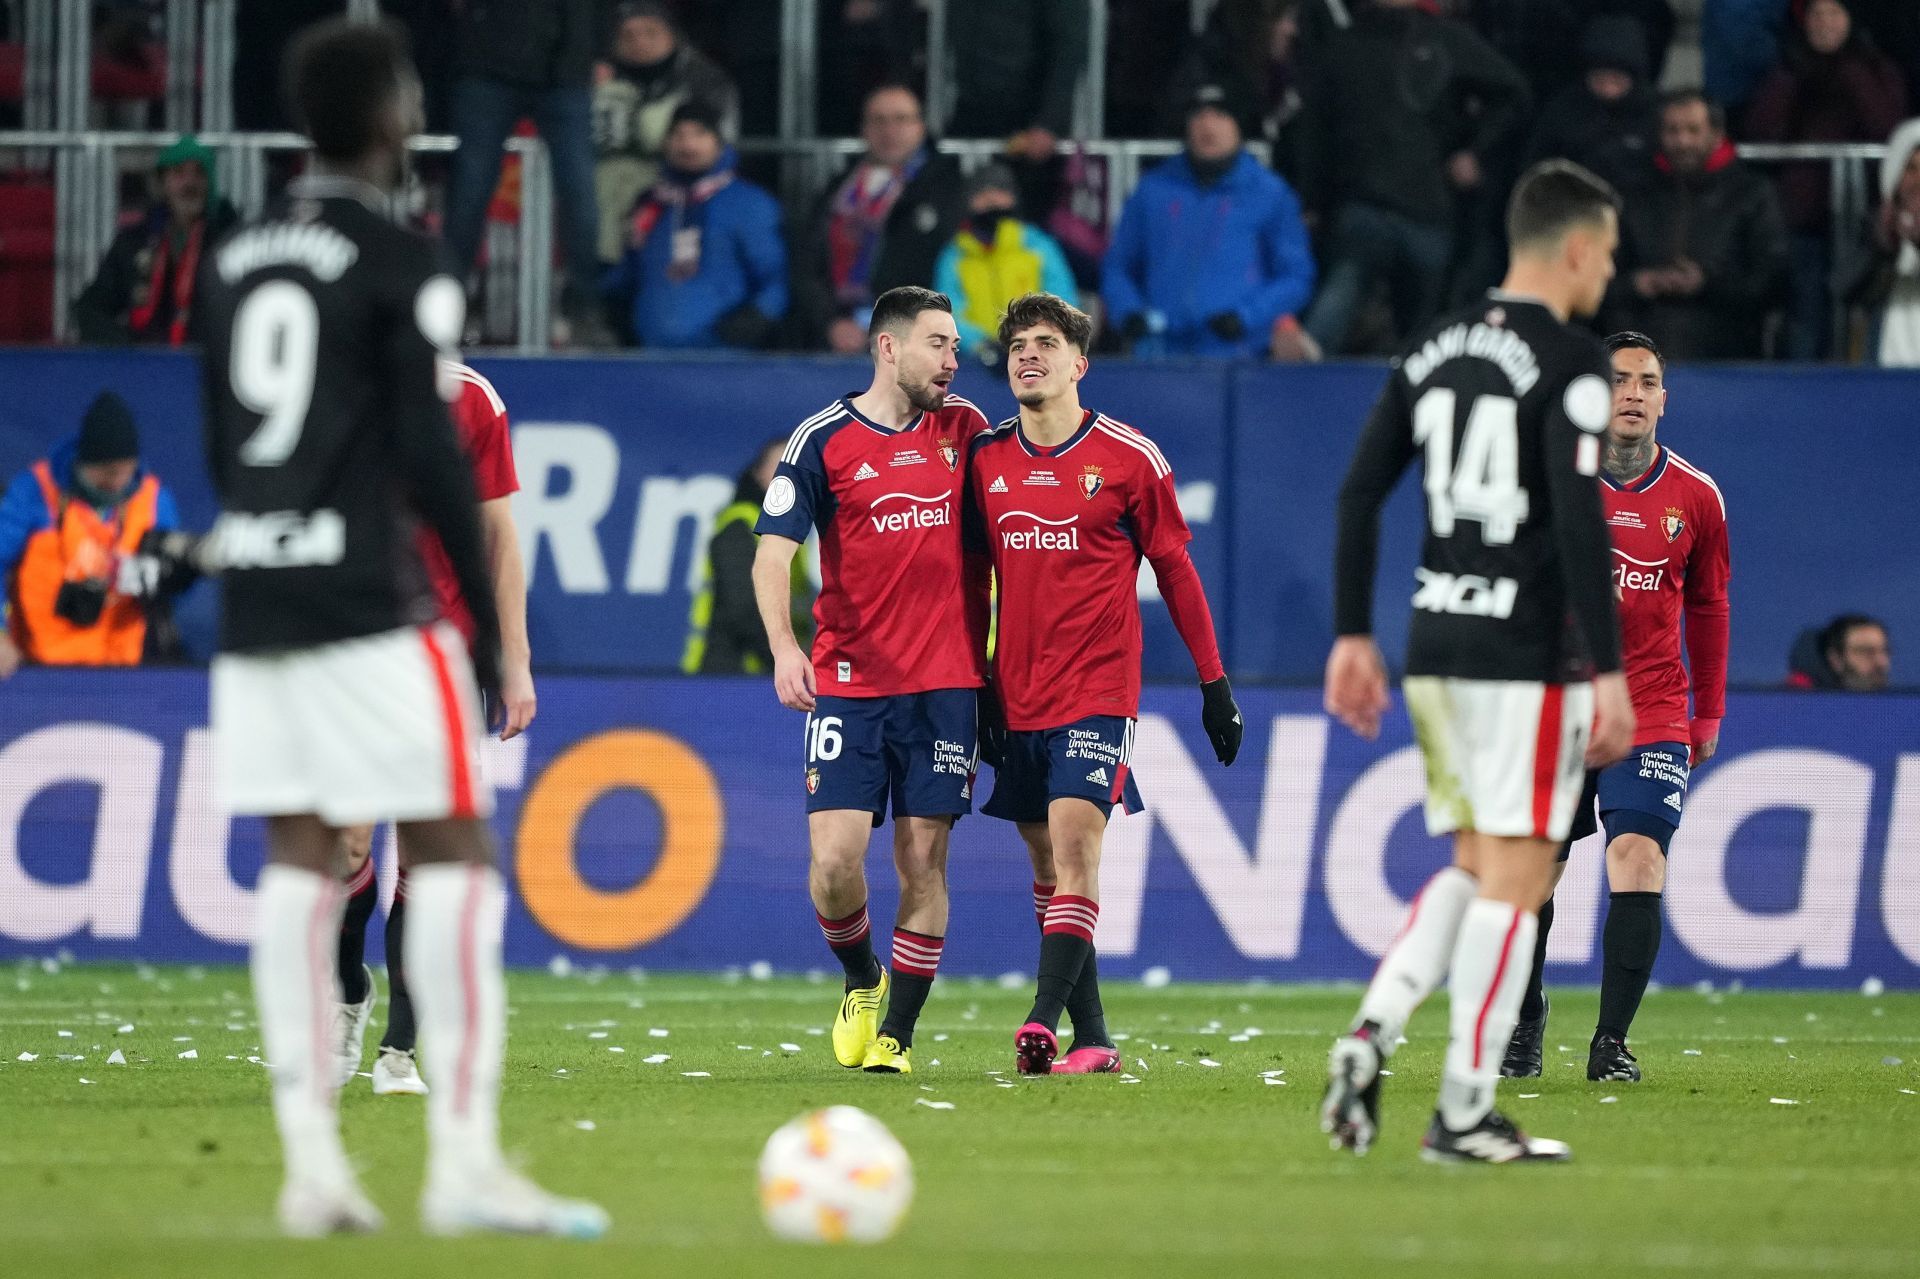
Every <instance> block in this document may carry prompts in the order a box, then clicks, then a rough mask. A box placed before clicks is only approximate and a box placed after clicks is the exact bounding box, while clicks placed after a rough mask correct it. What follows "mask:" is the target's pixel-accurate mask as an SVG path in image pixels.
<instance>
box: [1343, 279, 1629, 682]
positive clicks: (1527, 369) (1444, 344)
mask: <svg viewBox="0 0 1920 1279" xmlns="http://www.w3.org/2000/svg"><path fill="white" fill-rule="evenodd" d="M1610 373H1611V365H1610V363H1609V361H1608V358H1607V353H1606V348H1605V347H1604V346H1602V345H1601V343H1600V341H1599V340H1598V339H1597V338H1595V337H1594V336H1593V335H1592V334H1590V333H1588V332H1586V331H1584V330H1581V329H1576V328H1571V327H1569V326H1567V325H1565V324H1562V323H1561V322H1560V321H1559V320H1558V319H1556V318H1555V316H1554V315H1553V313H1552V312H1551V311H1550V310H1548V309H1547V307H1546V306H1545V305H1544V304H1542V303H1540V302H1539V301H1536V300H1533V299H1530V298H1524V297H1517V296H1512V295H1509V294H1503V293H1500V292H1494V293H1490V294H1488V295H1487V297H1486V298H1485V299H1484V300H1482V301H1481V302H1479V303H1476V304H1475V305H1473V306H1471V307H1468V308H1465V309H1463V310H1460V311H1457V312H1455V313H1453V314H1451V315H1448V316H1446V317H1444V318H1442V319H1440V320H1437V321H1435V322H1434V323H1433V324H1431V325H1430V326H1429V327H1428V328H1427V329H1426V330H1425V331H1423V332H1422V333H1420V334H1419V335H1418V336H1417V337H1416V338H1415V339H1414V341H1413V342H1412V343H1411V344H1410V345H1409V346H1408V347H1407V349H1406V351H1405V352H1404V353H1403V354H1402V355H1401V356H1400V358H1399V359H1398V360H1397V361H1395V363H1394V367H1393V372H1392V373H1391V374H1389V375H1388V378H1387V385H1386V388H1385V389H1384V390H1383V391H1382V392H1381V394H1380V399H1379V401H1378V402H1377V403H1376V404H1375V406H1374V410H1373V414H1372V416H1371V417H1370V418H1368V420H1367V424H1366V426H1365V428H1364V429H1363V430H1362V432H1361V436H1360V441H1359V445H1358V447H1357V448H1356V450H1355V452H1354V457H1353V464H1352V467H1351V468H1350V469H1349V471H1348V473H1347V479H1346V483H1345V485H1344V486H1343V487H1342V488H1341V491H1340V531H1339V549H1338V551H1337V553H1336V565H1335V580H1336V592H1337V598H1336V600H1335V618H1336V626H1337V628H1338V630H1339V633H1340V634H1342V635H1364V634H1370V633H1371V632H1372V629H1373V626H1372V603H1373V584H1374V570H1375V564H1376V550H1377V542H1378V538H1379V511H1380V507H1381V505H1382V504H1383V503H1384V502H1385V501H1386V498H1387V495H1388V493H1390V492H1391V491H1392V489H1393V486H1394V484H1395V483H1396V482H1397V481H1398V480H1399V478H1400V475H1401V473H1402V472H1404V471H1405V470H1406V468H1407V465H1408V464H1409V463H1410V462H1412V461H1413V459H1414V457H1415V456H1416V455H1418V456H1420V457H1421V459H1422V475H1423V487H1424V488H1425V490H1426V508H1427V528H1426V537H1425V542H1424V546H1423V548H1422V551H1421V556H1420V566H1419V568H1418V569H1417V570H1416V576H1417V578H1418V581H1417V582H1416V583H1415V587H1414V593H1413V608H1414V611H1413V626H1412V634H1411V636H1410V638H1409V641H1408V645H1407V674H1409V675H1446V676H1455V677H1458V678H1462V679H1514V680H1539V681H1543V682H1546V683H1560V682H1564V681H1567V680H1570V679H1580V678H1585V677H1587V676H1588V675H1589V674H1591V673H1593V672H1595V671H1599V672H1607V671H1615V670H1618V669H1620V636H1619V623H1618V621H1617V620H1616V618H1615V615H1614V604H1613V584H1612V578H1611V576H1610V572H1609V570H1610V559H1609V552H1608V542H1607V532H1606V526H1605V523H1604V515H1603V513H1602V511H1601V504H1600V491H1599V486H1598V483H1597V481H1596V476H1597V475H1598V474H1599V469H1600V453H1601V444H1602V436H1603V434H1604V432H1605V431H1606V428H1607V422H1608V420H1609V419H1610V418H1611V416H1612V412H1613V392H1612V381H1611V376H1610Z"/></svg>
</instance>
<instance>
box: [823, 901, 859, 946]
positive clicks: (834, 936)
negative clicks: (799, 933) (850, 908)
mask: <svg viewBox="0 0 1920 1279" xmlns="http://www.w3.org/2000/svg"><path fill="white" fill-rule="evenodd" d="M813 917H814V918H815V919H816V920H818V921H819V923H820V935H821V936H822V937H825V938H826V939H827V945H829V946H831V947H833V948H834V949H835V950H844V949H846V948H847V947H849V946H858V945H859V944H860V943H861V942H863V941H865V940H867V938H868V937H870V936H872V934H873V925H872V923H871V922H869V921H868V919H867V907H866V903H865V902H862V903H861V904H860V909H859V910H856V911H854V912H853V914H851V915H848V916H846V917H845V918H843V919H828V918H827V917H826V916H825V915H822V914H821V913H820V912H819V911H817V910H816V911H814V912H813Z"/></svg>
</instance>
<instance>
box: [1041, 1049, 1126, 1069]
mask: <svg viewBox="0 0 1920 1279" xmlns="http://www.w3.org/2000/svg"><path fill="white" fill-rule="evenodd" d="M1119 1072H1120V1050H1119V1049H1118V1048H1107V1047H1104V1046H1102V1045H1099V1044H1088V1045H1087V1046H1086V1047H1084V1048H1081V1047H1078V1046H1076V1047H1075V1048H1074V1049H1073V1050H1072V1051H1071V1052H1069V1053H1068V1054H1067V1055H1066V1056H1064V1057H1062V1058H1061V1059H1060V1060H1059V1061H1056V1062H1054V1063H1053V1073H1054V1074H1056V1075H1114V1074H1118V1073H1119Z"/></svg>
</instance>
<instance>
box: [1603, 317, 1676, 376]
mask: <svg viewBox="0 0 1920 1279" xmlns="http://www.w3.org/2000/svg"><path fill="white" fill-rule="evenodd" d="M1616 351H1645V352H1647V353H1648V354H1649V355H1651V356H1653V358H1654V361H1655V362H1656V363H1658V364H1659V365H1660V376H1662V377H1665V376H1666V373H1667V357H1666V356H1664V355H1662V354H1661V353H1660V348H1659V346H1657V345H1656V344H1655V343H1654V340H1653V339H1652V338H1650V337H1648V336H1647V335H1646V334H1644V333H1636V332H1635V331H1634V330H1632V329H1622V330H1620V331H1619V332H1618V333H1615V334H1613V335H1612V336H1610V337H1609V338H1607V354H1608V355H1612V354H1614V353H1615V352H1616Z"/></svg>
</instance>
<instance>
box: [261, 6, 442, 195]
mask: <svg viewBox="0 0 1920 1279" xmlns="http://www.w3.org/2000/svg"><path fill="white" fill-rule="evenodd" d="M411 69H412V62H411V61H410V59H409V56H408V54H407V43H406V40H405V38H404V37H403V36H401V34H400V32H399V29H398V28H396V27H394V26H391V25H390V24H388V23H385V22H351V21H349V20H347V19H345V18H329V19H327V20H326V21H324V22H316V23H315V24H313V25H312V26H310V27H308V28H307V29H306V30H305V31H302V32H301V33H300V35H299V36H298V37H297V38H296V39H295V40H294V42H293V45H292V47H291V48H290V49H288V50H287V62H286V71H285V77H284V79H285V94H286V100H287V109H288V110H289V111H291V112H292V114H293V118H294V121H295V123H296V124H297V125H298V126H299V128H300V130H301V132H303V133H305V134H306V135H307V137H309V138H311V139H312V140H313V149H314V150H315V151H316V152H318V153H319V154H320V155H321V156H322V157H324V158H325V159H328V160H353V159H357V158H358V157H360V156H363V155H365V154H366V153H367V151H368V150H369V149H371V148H372V146H373V145H374V143H375V141H376V140H378V138H379V136H380V128H381V115H382V114H383V113H384V112H386V111H388V110H390V109H391V107H392V105H393V99H394V96H395V95H396V94H398V93H399V92H400V88H401V85H402V84H403V83H404V82H405V80H406V77H407V76H408V75H409V74H410V72H411Z"/></svg>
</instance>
